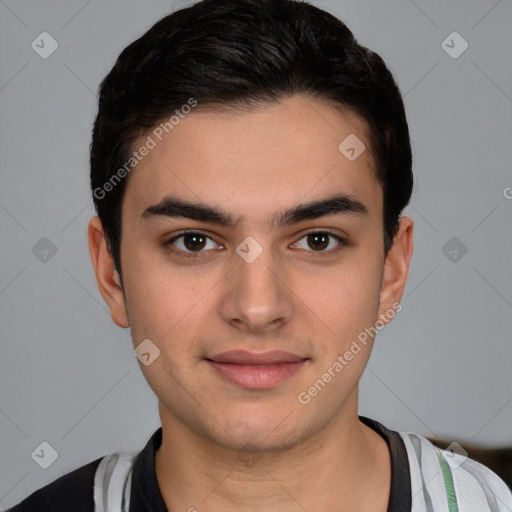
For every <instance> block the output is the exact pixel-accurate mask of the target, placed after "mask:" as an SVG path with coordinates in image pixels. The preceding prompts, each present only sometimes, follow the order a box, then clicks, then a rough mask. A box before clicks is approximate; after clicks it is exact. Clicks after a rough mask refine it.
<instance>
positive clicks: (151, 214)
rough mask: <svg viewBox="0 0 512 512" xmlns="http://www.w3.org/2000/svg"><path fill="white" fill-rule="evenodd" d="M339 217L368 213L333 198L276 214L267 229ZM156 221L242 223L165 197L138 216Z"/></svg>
mask: <svg viewBox="0 0 512 512" xmlns="http://www.w3.org/2000/svg"><path fill="white" fill-rule="evenodd" d="M341 213H343V214H357V215H362V216H364V215H368V209H367V208H366V206H365V205H364V204H363V203H361V202H360V201H358V200H357V199H355V198H353V197H351V196H348V195H343V194H342V195H335V196H331V197H328V198H325V199H320V200H316V201H312V202H309V203H305V204H301V205H298V206H295V207H293V208H290V209H288V210H284V211H282V212H278V213H277V214H274V216H273V217H272V218H271V220H270V225H271V226H277V227H284V226H291V225H293V224H297V223H299V222H302V221H304V220H312V219H317V218H319V217H324V216H328V215H338V214H341ZM158 217H167V218H186V219H192V220H197V221H201V222H208V223H211V224H218V225H220V226H226V227H230V228H234V227H236V226H237V225H238V224H239V222H240V220H242V219H238V220H235V219H234V217H233V216H232V215H231V214H230V213H228V212H226V211H225V210H223V209H222V208H219V207H216V206H210V205H207V204H204V203H200V202H191V201H186V200H183V199H178V198H176V197H172V196H171V197H165V198H164V199H162V200H161V201H160V202H159V203H158V204H155V205H153V206H149V207H148V208H146V209H145V210H144V212H142V214H141V219H143V220H152V219H155V218H158Z"/></svg>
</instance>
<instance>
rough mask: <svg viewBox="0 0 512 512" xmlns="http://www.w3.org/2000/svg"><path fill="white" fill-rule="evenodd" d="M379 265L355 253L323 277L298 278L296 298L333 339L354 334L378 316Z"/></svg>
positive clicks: (370, 323)
mask: <svg viewBox="0 0 512 512" xmlns="http://www.w3.org/2000/svg"><path fill="white" fill-rule="evenodd" d="M381 272H382V270H381V265H380V262H379V261H378V260H377V258H373V259H371V258H365V257H359V256H358V255H357V254H356V253H354V255H353V256H352V257H351V258H347V259H346V261H344V263H343V265H340V266H339V267H338V268H336V269H333V270H331V271H329V272H325V273H324V274H317V275H313V276H311V275H310V276H307V277H304V276H302V277H301V280H302V283H300V281H301V280H299V282H298V288H299V289H300V292H299V293H298V295H299V297H301V298H303V302H304V303H305V304H306V305H307V306H308V308H309V309H310V311H311V312H312V314H313V315H314V316H316V317H318V319H319V320H322V322H323V324H324V326H325V332H326V333H327V334H328V335H331V336H332V335H334V336H336V337H337V339H341V340H345V341H346V340H347V337H350V336H354V335H357V333H358V332H360V331H361V330H363V329H364V328H365V327H368V326H369V325H373V323H374V322H375V321H376V319H377V316H378V307H379V292H380V276H381Z"/></svg>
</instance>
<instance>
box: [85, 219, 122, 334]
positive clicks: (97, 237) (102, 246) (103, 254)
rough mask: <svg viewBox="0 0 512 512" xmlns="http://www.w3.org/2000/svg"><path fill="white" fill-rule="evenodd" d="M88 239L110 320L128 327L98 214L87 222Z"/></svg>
mask: <svg viewBox="0 0 512 512" xmlns="http://www.w3.org/2000/svg"><path fill="white" fill-rule="evenodd" d="M88 240H89V253H90V255H91V261H92V265H93V267H94V273H95V275H96V283H97V284H98V289H99V291H100V293H101V296H102V297H103V299H104V300H105V302H106V303H107V305H108V307H109V308H110V315H111V317H112V320H113V322H114V323H115V324H116V325H118V326H119V327H123V328H125V327H129V326H130V323H129V321H128V315H127V311H126V304H125V300H124V293H123V290H122V288H121V281H120V278H119V274H118V273H117V270H116V268H115V265H114V260H113V258H112V255H111V254H110V251H109V250H108V244H107V240H106V237H105V233H104V231H103V226H102V224H101V221H100V219H99V217H98V216H95V217H93V218H92V219H91V220H90V222H89V227H88Z"/></svg>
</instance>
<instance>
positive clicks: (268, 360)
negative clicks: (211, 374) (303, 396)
mask: <svg viewBox="0 0 512 512" xmlns="http://www.w3.org/2000/svg"><path fill="white" fill-rule="evenodd" d="M307 360H308V358H306V357H302V356H300V355H297V354H292V353H290V352H283V351H281V350H273V351H270V352H261V353H256V352H247V351H245V350H231V351H228V352H222V353H220V354H216V355H214V356H212V357H211V358H207V359H206V361H207V363H208V364H209V365H210V367H211V368H213V369H214V370H215V371H216V372H217V373H218V374H219V375H220V376H221V377H223V378H225V379H227V380H229V381H230V382H232V383H234V384H237V385H238V386H241V387H243V388H246V389H268V388H271V387H274V386H277V385H278V384H279V383H281V382H283V381H284V380H286V379H288V378H290V377H291V376H292V375H294V374H296V373H297V372H298V371H299V370H300V369H301V368H302V367H303V366H304V364H305V363H306V361H307Z"/></svg>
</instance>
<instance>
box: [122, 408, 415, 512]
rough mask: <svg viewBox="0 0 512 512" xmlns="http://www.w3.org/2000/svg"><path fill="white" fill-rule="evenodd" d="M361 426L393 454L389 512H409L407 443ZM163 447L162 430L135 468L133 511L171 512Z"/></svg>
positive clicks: (370, 422)
mask: <svg viewBox="0 0 512 512" xmlns="http://www.w3.org/2000/svg"><path fill="white" fill-rule="evenodd" d="M359 419H360V421H361V422H362V423H364V424H365V425H367V426H368V427H370V428H371V429H372V430H374V431H375V432H377V433H378V434H379V435H381V436H382V437H383V438H384V440H385V441H386V444H387V445H388V448H389V451H390V454H391V491H390V496H389V505H388V510H387V512H410V510H411V506H412V496H411V474H410V469H409V459H408V457H407V450H406V448H405V445H404V442H403V440H402V438H401V436H400V434H399V433H398V432H395V431H393V430H389V429H387V428H386V427H385V426H384V425H382V424H381V423H379V422H378V421H375V420H372V419H370V418H366V417H364V416H359ZM161 444H162V427H160V428H159V429H158V430H157V431H156V432H154V434H153V435H152V436H151V437H150V439H149V441H148V442H147V443H146V446H144V448H143V449H142V451H141V452H139V454H138V455H137V457H136V458H135V461H134V465H133V474H132V488H131V495H130V509H131V510H137V511H140V512H168V511H167V508H166V506H165V502H164V499H163V497H162V493H161V492H160V488H159V487H158V481H157V478H156V470H155V454H156V451H157V450H158V448H159V447H160V445H161Z"/></svg>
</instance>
